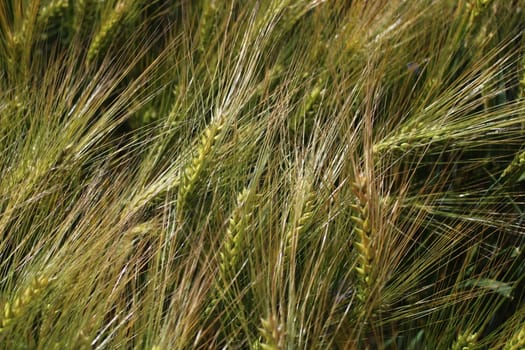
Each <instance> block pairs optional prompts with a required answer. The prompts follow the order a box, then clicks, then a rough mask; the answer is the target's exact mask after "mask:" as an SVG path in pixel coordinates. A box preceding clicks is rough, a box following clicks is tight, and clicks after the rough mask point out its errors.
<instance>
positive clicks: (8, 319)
mask: <svg viewBox="0 0 525 350" xmlns="http://www.w3.org/2000/svg"><path fill="white" fill-rule="evenodd" d="M48 285H49V278H47V277H41V276H40V277H36V278H35V279H34V280H33V281H32V282H31V284H30V285H29V286H28V287H27V288H26V289H25V290H24V292H23V293H21V295H18V296H16V297H15V298H14V300H13V301H12V302H7V303H5V304H4V308H3V313H2V315H1V316H0V333H1V332H3V331H4V330H5V328H6V327H8V326H9V325H10V324H12V323H13V322H14V320H15V319H16V318H18V317H21V316H22V315H23V314H24V312H25V310H26V309H27V307H28V306H29V305H30V304H31V302H32V301H33V300H34V299H35V298H37V297H38V296H39V295H40V294H41V293H42V291H43V289H44V288H46V287H47V286H48Z"/></svg>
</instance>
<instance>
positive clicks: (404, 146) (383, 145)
mask: <svg viewBox="0 0 525 350" xmlns="http://www.w3.org/2000/svg"><path fill="white" fill-rule="evenodd" d="M425 127H426V125H425V123H423V122H419V123H413V124H412V125H406V126H404V127H402V128H401V129H400V132H399V134H397V135H395V136H392V137H389V138H387V139H386V140H383V141H382V142H379V143H377V144H375V145H374V146H373V153H374V155H375V156H377V155H380V154H383V153H385V152H395V151H400V152H403V153H406V152H409V151H411V150H413V149H416V148H419V147H425V146H427V145H428V144H429V143H431V142H437V141H440V140H441V139H444V138H446V137H447V133H446V132H444V131H443V130H439V129H438V128H435V127H431V128H430V129H427V130H425Z"/></svg>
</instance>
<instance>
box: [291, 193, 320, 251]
mask: <svg viewBox="0 0 525 350" xmlns="http://www.w3.org/2000/svg"><path fill="white" fill-rule="evenodd" d="M315 198H316V192H315V191H312V190H307V193H306V198H305V200H304V203H303V204H302V207H301V208H300V216H299V218H298V219H297V222H295V223H294V225H293V226H292V227H290V228H289V230H288V231H287V233H286V237H285V240H286V251H287V253H289V252H290V250H291V248H292V244H293V240H294V238H295V237H297V238H299V237H301V236H302V235H303V234H304V232H305V231H306V230H307V229H308V227H309V226H310V224H311V221H312V218H313V216H314V208H315Z"/></svg>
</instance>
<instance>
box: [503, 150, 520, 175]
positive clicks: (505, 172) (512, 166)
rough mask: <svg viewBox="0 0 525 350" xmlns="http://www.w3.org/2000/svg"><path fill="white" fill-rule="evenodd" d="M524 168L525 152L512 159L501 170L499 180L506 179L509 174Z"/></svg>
mask: <svg viewBox="0 0 525 350" xmlns="http://www.w3.org/2000/svg"><path fill="white" fill-rule="evenodd" d="M524 167H525V151H523V152H520V153H518V154H517V155H516V157H514V160H513V161H512V162H511V163H510V164H509V165H508V166H507V167H506V168H505V170H503V172H502V173H501V176H500V180H501V179H504V178H506V177H508V176H509V175H511V174H514V173H516V172H517V171H519V170H521V169H523V168H524Z"/></svg>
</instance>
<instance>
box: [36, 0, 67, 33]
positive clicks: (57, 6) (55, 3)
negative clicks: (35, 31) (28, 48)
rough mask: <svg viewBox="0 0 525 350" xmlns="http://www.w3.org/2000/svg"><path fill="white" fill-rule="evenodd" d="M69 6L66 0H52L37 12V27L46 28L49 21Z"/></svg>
mask: <svg viewBox="0 0 525 350" xmlns="http://www.w3.org/2000/svg"><path fill="white" fill-rule="evenodd" d="M68 7H69V1H68V0H52V1H50V2H49V3H48V4H47V5H46V6H44V7H42V8H41V9H40V11H39V12H38V17H37V27H38V28H46V27H47V26H48V25H49V24H50V22H51V21H52V20H54V19H56V18H57V17H58V16H60V15H62V14H63V13H64V11H65V10H66V9H67V8H68Z"/></svg>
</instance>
